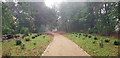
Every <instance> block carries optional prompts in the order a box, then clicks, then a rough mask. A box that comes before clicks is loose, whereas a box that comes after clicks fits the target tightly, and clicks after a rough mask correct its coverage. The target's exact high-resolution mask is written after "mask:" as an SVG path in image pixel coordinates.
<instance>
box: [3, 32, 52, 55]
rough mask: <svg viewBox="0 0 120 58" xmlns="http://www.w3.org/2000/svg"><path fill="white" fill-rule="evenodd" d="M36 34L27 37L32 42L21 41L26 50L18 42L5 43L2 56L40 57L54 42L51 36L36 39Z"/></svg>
mask: <svg viewBox="0 0 120 58" xmlns="http://www.w3.org/2000/svg"><path fill="white" fill-rule="evenodd" d="M35 35H36V34H32V35H30V36H27V37H26V38H30V41H25V39H21V41H22V44H25V45H24V49H22V45H16V40H12V41H4V42H2V51H3V52H2V55H3V56H40V55H41V54H42V53H43V52H44V50H45V49H46V47H47V45H48V44H49V43H50V41H51V40H52V39H51V38H52V37H51V36H49V35H45V34H43V35H40V36H38V37H36V38H34V39H32V36H35Z"/></svg>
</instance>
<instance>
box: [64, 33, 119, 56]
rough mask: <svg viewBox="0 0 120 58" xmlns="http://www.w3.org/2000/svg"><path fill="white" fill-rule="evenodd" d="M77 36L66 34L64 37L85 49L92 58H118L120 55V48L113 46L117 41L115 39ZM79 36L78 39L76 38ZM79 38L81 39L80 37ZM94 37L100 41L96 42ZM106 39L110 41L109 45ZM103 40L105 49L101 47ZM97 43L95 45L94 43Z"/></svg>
mask: <svg viewBox="0 0 120 58" xmlns="http://www.w3.org/2000/svg"><path fill="white" fill-rule="evenodd" d="M81 34H82V35H77V34H71V33H68V34H64V36H66V37H68V38H69V39H70V40H72V41H73V42H75V43H76V44H77V45H78V46H80V47H81V48H83V49H84V50H85V51H86V52H87V53H88V54H90V55H91V56H117V55H118V46H116V45H113V43H114V41H115V40H117V39H115V38H106V37H102V36H93V35H91V36H92V37H91V38H89V37H85V36H83V33H81ZM76 36H77V37H76ZM78 36H79V37H78ZM94 37H97V38H98V40H94ZM105 39H110V42H109V43H105V41H104V40H105ZM101 40H103V45H104V46H103V48H101V47H100V46H99V43H100V41H101ZM93 42H95V43H93Z"/></svg>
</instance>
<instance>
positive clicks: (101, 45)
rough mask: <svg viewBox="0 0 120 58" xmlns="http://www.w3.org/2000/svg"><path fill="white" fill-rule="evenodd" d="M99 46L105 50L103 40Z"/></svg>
mask: <svg viewBox="0 0 120 58" xmlns="http://www.w3.org/2000/svg"><path fill="white" fill-rule="evenodd" d="M99 46H100V47H101V48H103V46H104V45H103V40H101V41H100V43H99Z"/></svg>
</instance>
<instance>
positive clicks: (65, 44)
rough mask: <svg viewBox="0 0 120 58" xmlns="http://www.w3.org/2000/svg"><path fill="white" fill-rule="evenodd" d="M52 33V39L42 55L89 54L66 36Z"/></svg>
mask: <svg viewBox="0 0 120 58" xmlns="http://www.w3.org/2000/svg"><path fill="white" fill-rule="evenodd" d="M52 34H53V35H54V39H53V41H52V42H51V43H50V44H49V46H48V47H47V48H46V50H45V51H44V53H43V54H42V56H90V55H89V54H87V53H86V52H85V51H84V50H83V49H81V48H80V47H78V45H76V44H75V43H74V42H72V41H71V40H69V39H67V38H66V37H64V36H62V35H60V34H57V33H52Z"/></svg>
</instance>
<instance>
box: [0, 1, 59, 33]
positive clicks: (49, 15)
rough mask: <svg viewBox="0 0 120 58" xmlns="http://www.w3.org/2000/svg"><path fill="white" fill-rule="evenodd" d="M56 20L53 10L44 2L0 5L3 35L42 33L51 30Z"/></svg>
mask: <svg viewBox="0 0 120 58" xmlns="http://www.w3.org/2000/svg"><path fill="white" fill-rule="evenodd" d="M56 18H57V17H56V12H55V10H54V9H50V8H48V7H46V6H45V4H44V2H38V3H37V2H18V3H14V2H4V3H2V32H3V34H17V33H31V32H44V31H46V29H52V28H51V26H53V25H54V24H55V23H56V22H54V21H55V19H56ZM47 25H49V26H47ZM43 27H44V28H43Z"/></svg>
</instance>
